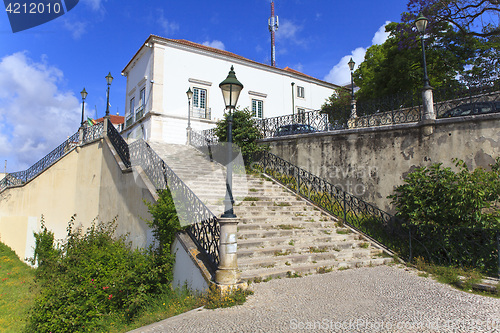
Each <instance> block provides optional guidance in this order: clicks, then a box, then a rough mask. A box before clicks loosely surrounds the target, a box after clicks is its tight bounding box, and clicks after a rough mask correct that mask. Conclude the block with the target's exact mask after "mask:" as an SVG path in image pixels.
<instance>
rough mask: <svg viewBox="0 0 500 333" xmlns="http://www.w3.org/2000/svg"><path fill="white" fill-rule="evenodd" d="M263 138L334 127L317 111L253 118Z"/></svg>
mask: <svg viewBox="0 0 500 333" xmlns="http://www.w3.org/2000/svg"><path fill="white" fill-rule="evenodd" d="M255 124H256V126H257V127H258V128H259V130H260V132H261V134H262V137H263V138H272V137H275V136H282V135H289V134H299V133H312V132H324V131H331V130H333V129H335V128H334V126H333V125H332V124H330V123H329V122H328V116H327V115H326V114H323V113H320V112H319V111H307V112H300V113H296V114H293V115H286V116H280V117H273V118H264V119H255Z"/></svg>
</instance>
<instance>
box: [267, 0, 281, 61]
mask: <svg viewBox="0 0 500 333" xmlns="http://www.w3.org/2000/svg"><path fill="white" fill-rule="evenodd" d="M268 23H269V31H270V32H271V66H273V67H276V48H275V43H274V36H275V33H276V30H278V25H279V22H278V16H276V15H274V0H271V17H270V18H269V21H268Z"/></svg>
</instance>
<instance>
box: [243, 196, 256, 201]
mask: <svg viewBox="0 0 500 333" xmlns="http://www.w3.org/2000/svg"><path fill="white" fill-rule="evenodd" d="M259 200H260V198H257V197H245V198H243V201H259Z"/></svg>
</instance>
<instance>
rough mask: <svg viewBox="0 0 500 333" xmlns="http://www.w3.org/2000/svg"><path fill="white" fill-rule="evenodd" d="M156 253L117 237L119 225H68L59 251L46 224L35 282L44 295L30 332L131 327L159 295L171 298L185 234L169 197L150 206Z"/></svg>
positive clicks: (165, 195) (34, 310)
mask: <svg viewBox="0 0 500 333" xmlns="http://www.w3.org/2000/svg"><path fill="white" fill-rule="evenodd" d="M148 207H149V210H150V212H151V214H152V215H153V221H150V225H151V227H152V228H153V233H154V236H155V238H156V240H157V243H158V244H156V246H155V247H150V248H149V249H133V248H132V246H131V243H130V242H128V241H127V237H126V236H120V237H117V236H115V230H116V221H115V220H113V221H111V222H109V223H93V224H92V226H91V227H89V228H88V229H87V230H86V231H85V232H83V231H82V229H80V228H76V229H75V228H74V217H73V218H72V219H71V221H70V222H69V224H68V229H67V230H68V237H67V239H66V240H65V241H64V242H63V243H62V244H61V245H59V246H56V244H54V234H53V233H52V232H51V231H49V230H47V228H46V227H45V225H44V224H43V220H42V230H41V231H40V232H39V233H35V240H36V248H35V258H33V261H34V262H37V263H38V266H39V267H38V269H37V270H36V278H35V282H36V284H37V285H38V286H39V287H40V293H39V294H38V295H37V297H36V299H35V303H34V306H33V308H32V309H31V311H30V318H29V323H28V325H27V329H26V330H27V331H28V332H87V331H95V330H105V329H106V327H105V323H106V320H107V319H108V317H110V316H114V317H116V315H117V314H119V317H121V318H123V319H125V321H131V320H132V319H134V318H135V317H136V316H137V315H138V314H140V313H141V311H142V310H143V309H144V308H145V306H147V305H148V302H150V301H151V300H152V299H155V298H157V297H158V295H163V296H164V295H168V294H172V293H173V291H172V290H171V285H170V282H171V278H172V269H173V264H174V256H173V254H172V253H171V248H170V246H171V244H172V242H173V239H174V237H175V232H177V231H178V230H180V229H181V228H180V225H179V221H178V219H177V216H176V215H175V207H174V206H173V201H172V198H171V195H170V192H169V191H163V192H161V193H160V197H159V200H158V203H157V204H154V205H148Z"/></svg>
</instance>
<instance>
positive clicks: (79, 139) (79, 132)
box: [78, 126, 84, 145]
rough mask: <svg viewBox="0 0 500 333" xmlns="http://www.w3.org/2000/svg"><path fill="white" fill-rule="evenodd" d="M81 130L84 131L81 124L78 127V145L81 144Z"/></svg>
mask: <svg viewBox="0 0 500 333" xmlns="http://www.w3.org/2000/svg"><path fill="white" fill-rule="evenodd" d="M83 131H84V128H83V126H80V128H79V129H78V144H79V145H82V144H83Z"/></svg>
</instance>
